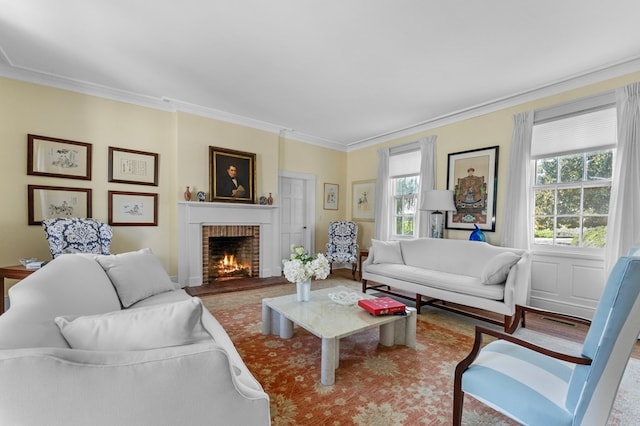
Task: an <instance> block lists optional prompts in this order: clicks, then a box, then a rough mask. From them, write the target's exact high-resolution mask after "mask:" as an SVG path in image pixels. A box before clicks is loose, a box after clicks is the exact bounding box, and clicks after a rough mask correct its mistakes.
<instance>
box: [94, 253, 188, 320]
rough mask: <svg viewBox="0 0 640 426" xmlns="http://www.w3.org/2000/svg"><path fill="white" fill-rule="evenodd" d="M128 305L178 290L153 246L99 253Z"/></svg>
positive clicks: (118, 291) (117, 289) (126, 305)
mask: <svg viewBox="0 0 640 426" xmlns="http://www.w3.org/2000/svg"><path fill="white" fill-rule="evenodd" d="M96 260H97V261H98V263H99V264H100V265H101V266H102V269H104V270H105V272H106V273H107V275H108V276H109V279H110V280H111V282H112V283H113V286H114V287H115V289H116V292H117V293H118V297H119V298H120V303H122V306H124V307H125V308H128V307H129V306H131V305H133V304H134V303H136V302H139V301H140V300H142V299H146V298H147V297H151V296H153V295H156V294H159V293H164V292H165V291H170V290H175V289H176V285H175V284H174V283H173V282H172V281H171V278H169V275H168V274H167V271H165V270H164V268H163V267H162V263H161V262H160V259H158V258H157V257H156V256H154V254H153V253H151V250H150V249H148V248H147V249H142V250H138V251H133V252H129V253H122V254H112V255H104V256H96Z"/></svg>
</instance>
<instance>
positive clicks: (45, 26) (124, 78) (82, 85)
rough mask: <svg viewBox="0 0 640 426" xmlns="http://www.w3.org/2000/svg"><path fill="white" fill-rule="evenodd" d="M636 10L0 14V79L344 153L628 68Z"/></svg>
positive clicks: (117, 8) (181, 5)
mask: <svg viewBox="0 0 640 426" xmlns="http://www.w3.org/2000/svg"><path fill="white" fill-rule="evenodd" d="M639 16H640V1H638V0H609V1H606V2H605V1H602V0H536V1H517V0H482V1H480V0H467V1H465V0H458V1H455V0H322V1H320V0H270V1H266V0H180V1H176V0H93V1H87V0H56V1H51V0H0V75H4V76H7V77H12V78H18V79H22V80H26V81H34V82H39V83H44V84H49V85H53V86H58V87H63V88H70V89H72V90H78V91H83V92H87V93H92V94H98V95H100V96H106V97H109V98H113V99H122V100H126V101H129V102H134V103H139V104H146V105H150V106H155V107H158V108H165V109H169V110H184V111H189V112H195V113H200V114H204V115H208V116H212V117H216V118H221V119H226V120H228V121H233V122H239V123H243V124H247V125H252V126H254V127H258V128H264V129H267V130H272V131H275V132H278V131H285V132H289V134H290V135H291V136H292V137H295V138H298V139H300V140H304V141H308V142H311V143H319V144H322V145H326V146H329V147H333V148H335V149H344V150H350V149H354V147H359V146H363V145H365V144H367V143H371V142H375V141H378V142H379V141H380V140H382V139H384V138H390V137H393V136H396V137H397V135H399V134H402V132H403V131H404V132H407V131H409V130H408V129H411V131H413V132H414V133H415V131H416V129H419V128H420V126H425V125H428V123H433V122H436V121H438V120H443V119H445V118H446V117H450V116H452V115H456V114H460V113H465V112H469V111H474V110H479V109H481V108H485V107H487V106H490V105H497V104H500V103H502V104H503V103H504V102H505V101H508V100H512V101H513V100H519V99H522V98H523V97H526V96H532V95H535V94H541V93H543V92H544V91H545V90H547V92H548V91H549V89H550V88H554V87H555V88H559V87H562V86H563V85H564V87H565V88H566V86H570V85H571V84H572V82H573V84H575V82H576V81H577V80H580V79H583V80H584V79H585V78H587V79H588V78H591V80H593V79H598V78H600V79H602V78H605V76H606V77H607V78H610V77H611V74H612V73H614V74H615V73H618V74H621V73H624V72H629V71H634V70H639V69H640V65H639V63H640V25H639V24H638V17H639Z"/></svg>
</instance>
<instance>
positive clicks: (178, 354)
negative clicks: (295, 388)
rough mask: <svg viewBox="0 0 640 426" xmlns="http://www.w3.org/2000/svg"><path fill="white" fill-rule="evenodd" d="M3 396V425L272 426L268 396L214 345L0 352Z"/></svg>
mask: <svg viewBox="0 0 640 426" xmlns="http://www.w3.org/2000/svg"><path fill="white" fill-rule="evenodd" d="M0 394H1V395H3V397H2V398H0V416H1V418H2V422H3V423H4V424H21V425H38V424H48V425H57V424H59V425H88V424H91V425H114V424H118V425H146V424H154V425H170V424H189V425H201V424H202V425H204V424H211V422H212V421H215V422H216V423H219V424H256V425H268V424H269V422H270V420H269V398H268V396H267V395H266V394H265V393H264V392H262V391H261V389H245V386H242V385H241V386H238V385H237V381H236V380H235V374H234V373H233V371H232V369H231V368H230V366H229V358H228V356H227V354H226V351H225V350H223V349H222V348H221V347H220V346H219V345H217V344H216V343H213V342H207V343H198V344H193V345H185V346H177V347H171V348H162V349H153V350H148V351H130V352H94V351H81V350H73V349H65V348H31V349H15V350H5V351H0ZM34 407H37V408H35V409H34Z"/></svg>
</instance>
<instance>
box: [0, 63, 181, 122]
mask: <svg viewBox="0 0 640 426" xmlns="http://www.w3.org/2000/svg"><path fill="white" fill-rule="evenodd" d="M5 58H6V57H5ZM6 59H7V63H8V64H9V65H4V64H2V62H1V61H0V76H2V77H7V78H11V79H14V80H20V81H25V82H27V83H34V84H40V85H42V86H48V87H53V88H56V89H62V90H68V91H70V92H76V93H81V94H84V95H90V96H96V97H99V98H105V99H109V100H112V101H118V102H124V103H128V104H133V105H138V106H143V107H148V108H153V109H159V110H163V111H171V106H169V105H167V104H166V103H165V102H163V101H162V99H161V98H156V97H153V96H147V95H141V94H138V93H133V92H128V91H126V90H119V89H114V88H112V87H107V86H102V85H99V84H95V83H89V82H86V81H81V80H73V79H70V78H67V77H61V76H59V75H56V74H49V73H44V72H41V71H35V70H31V69H29V68H23V67H16V66H13V65H11V62H10V61H9V60H8V58H6Z"/></svg>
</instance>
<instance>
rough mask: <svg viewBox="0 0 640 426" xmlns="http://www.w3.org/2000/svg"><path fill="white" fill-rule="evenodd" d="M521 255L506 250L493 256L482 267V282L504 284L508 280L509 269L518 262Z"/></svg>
mask: <svg viewBox="0 0 640 426" xmlns="http://www.w3.org/2000/svg"><path fill="white" fill-rule="evenodd" d="M520 258H521V256H519V255H517V254H515V253H513V252H510V251H505V252H503V253H500V254H498V255H496V256H494V257H492V258H491V260H489V261H488V262H487V263H486V264H485V265H484V268H483V269H482V274H481V275H480V280H481V281H482V284H487V285H494V284H502V283H504V282H505V281H506V280H507V276H508V275H509V270H511V267H512V266H513V265H515V264H516V263H518V261H519V260H520Z"/></svg>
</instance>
